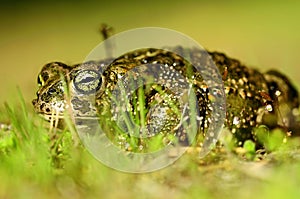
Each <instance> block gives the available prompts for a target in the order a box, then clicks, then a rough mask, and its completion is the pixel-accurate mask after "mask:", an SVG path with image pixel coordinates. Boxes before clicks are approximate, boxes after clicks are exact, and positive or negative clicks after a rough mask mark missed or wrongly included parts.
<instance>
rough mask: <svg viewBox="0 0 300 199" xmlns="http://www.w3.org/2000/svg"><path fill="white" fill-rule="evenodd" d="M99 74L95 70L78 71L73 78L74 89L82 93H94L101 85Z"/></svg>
mask: <svg viewBox="0 0 300 199" xmlns="http://www.w3.org/2000/svg"><path fill="white" fill-rule="evenodd" d="M101 83H102V81H101V76H100V75H99V73H98V72H97V71H95V70H81V71H78V73H77V74H76V76H75V78H74V86H75V89H76V90H77V91H78V92H80V93H82V94H91V93H95V92H96V91H97V90H98V89H99V88H100V86H101Z"/></svg>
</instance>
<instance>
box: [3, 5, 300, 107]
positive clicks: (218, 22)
mask: <svg viewBox="0 0 300 199" xmlns="http://www.w3.org/2000/svg"><path fill="white" fill-rule="evenodd" d="M0 2H1V4H0V6H1V8H0V67H1V73H0V104H3V102H5V101H14V99H15V96H16V93H17V89H16V88H17V87H20V88H21V91H22V93H23V95H24V97H25V100H26V101H27V102H28V103H30V102H31V100H32V98H34V97H35V92H36V90H37V84H36V79H37V75H38V73H39V71H40V69H41V67H42V66H43V65H44V64H46V63H47V62H50V61H63V62H65V63H67V64H75V63H78V62H81V61H83V60H84V58H85V57H86V56H87V54H88V53H89V52H90V51H91V50H92V49H93V48H94V47H95V46H96V45H98V44H99V42H101V40H102V38H101V36H100V34H99V27H100V25H101V24H102V23H107V24H109V25H111V26H113V27H114V30H115V32H116V33H118V32H121V31H124V30H128V29H132V28H137V27H146V26H158V27H164V28H170V29H174V30H177V31H180V32H182V33H184V34H187V35H189V36H190V37H192V38H194V39H195V40H196V41H198V42H199V43H200V44H201V45H202V46H203V47H205V48H207V49H208V50H212V51H215V50H216V51H221V52H225V53H226V54H228V55H229V56H231V57H233V58H237V59H240V60H241V61H242V62H243V63H245V64H247V65H249V66H252V67H256V68H259V69H260V70H261V71H266V70H268V69H270V68H276V69H278V70H280V71H282V72H284V73H286V74H287V75H288V76H289V77H290V78H291V79H292V81H293V82H294V83H295V84H296V85H300V76H299V73H298V67H299V63H300V55H299V52H300V51H299V50H300V1H289V0H285V1H277V0H273V1H258V0H252V1H233V0H229V1H221V0H219V1H209V0H200V1H196V0H186V1H178V0H165V1H157V0H156V1H155V0H153V1H137V0H133V1H129V0H128V1H112V0H108V1H95V0H94V1H92V0H51V1H38V0H29V1H17V0H6V1H5V0H1V1H0ZM298 88H299V87H298Z"/></svg>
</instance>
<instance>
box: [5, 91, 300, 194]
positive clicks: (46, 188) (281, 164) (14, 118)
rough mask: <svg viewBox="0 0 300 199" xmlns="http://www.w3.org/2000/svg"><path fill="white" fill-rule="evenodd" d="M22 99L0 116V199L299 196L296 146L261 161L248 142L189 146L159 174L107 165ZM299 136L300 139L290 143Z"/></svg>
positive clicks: (299, 157)
mask: <svg viewBox="0 0 300 199" xmlns="http://www.w3.org/2000/svg"><path fill="white" fill-rule="evenodd" d="M19 102H20V103H19V104H17V105H12V104H6V105H5V106H3V107H2V108H1V112H0V113H1V115H0V118H1V121H10V122H11V123H12V125H13V128H12V130H11V131H1V134H0V181H1V183H0V198H70V197H72V198H208V199H210V198H238V197H239V198H253V197H255V198H272V199H274V198H298V197H299V195H300V190H299V184H300V153H299V148H297V146H299V144H298V145H297V144H296V145H294V144H291V145H290V146H289V147H287V146H286V145H285V147H275V149H274V148H272V149H274V150H273V152H272V153H269V154H268V155H267V156H266V157H264V160H262V161H249V160H247V156H244V155H243V154H248V155H249V154H250V155H251V154H252V155H253V147H252V146H251V143H248V144H246V146H244V151H246V152H244V153H238V154H240V155H236V154H235V153H232V152H228V151H227V150H225V149H219V150H217V149H216V150H214V151H212V152H211V153H210V154H209V155H208V156H207V157H205V158H204V159H198V158H197V154H196V153H194V152H193V151H192V152H190V153H187V154H185V155H183V156H182V157H181V158H180V159H179V160H178V161H177V162H175V163H174V164H173V165H171V166H169V167H167V168H164V169H162V170H159V171H157V172H152V173H147V174H128V173H122V172H119V171H116V170H113V169H111V168H108V167H106V166H104V165H103V164H101V163H100V162H98V161H97V160H95V159H94V158H93V157H92V155H91V154H89V152H88V151H86V150H85V149H84V147H82V146H81V145H80V144H76V143H75V144H74V138H73V137H74V136H76V135H74V131H73V130H71V131H70V130H68V128H66V129H64V130H56V131H55V129H51V130H49V128H47V126H48V127H49V124H48V123H47V122H45V121H44V120H43V119H41V118H40V117H39V116H37V115H35V114H34V113H32V112H30V111H28V109H27V108H28V107H27V106H26V104H25V102H24V100H23V99H22V97H21V96H20V100H19ZM29 110H30V109H29ZM276 135H277V134H276ZM275 137H276V138H275V140H276V139H277V137H278V136H275ZM294 142H296V143H299V140H291V141H290V143H294ZM270 147H274V146H273V145H272V144H271V145H270ZM241 154H242V155H241Z"/></svg>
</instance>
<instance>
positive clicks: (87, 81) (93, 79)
mask: <svg viewBox="0 0 300 199" xmlns="http://www.w3.org/2000/svg"><path fill="white" fill-rule="evenodd" d="M92 81H95V78H93V77H87V78H84V79H83V80H81V82H79V83H89V82H92Z"/></svg>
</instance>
